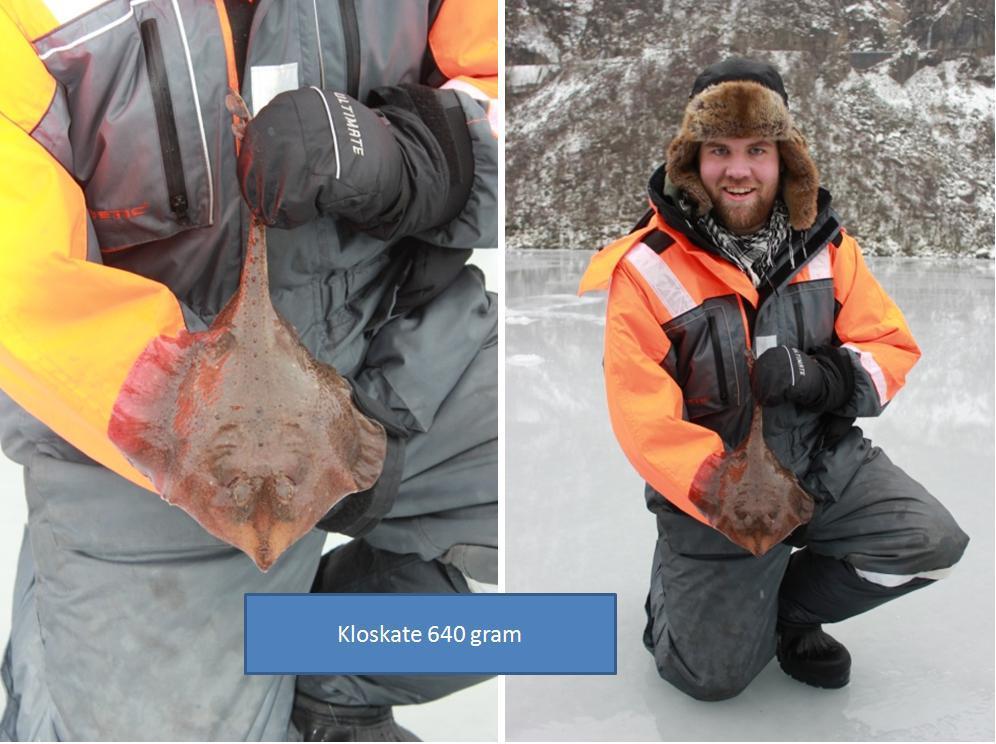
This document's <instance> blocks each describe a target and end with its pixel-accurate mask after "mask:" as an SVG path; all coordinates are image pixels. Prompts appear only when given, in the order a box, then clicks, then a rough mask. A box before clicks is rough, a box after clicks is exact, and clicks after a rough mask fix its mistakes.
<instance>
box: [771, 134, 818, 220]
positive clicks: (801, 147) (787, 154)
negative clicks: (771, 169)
mask: <svg viewBox="0 0 996 744" xmlns="http://www.w3.org/2000/svg"><path fill="white" fill-rule="evenodd" d="M778 154H779V155H780V156H781V159H782V165H783V166H784V168H785V172H784V174H783V175H782V198H783V199H784V200H785V206H786V207H788V214H789V224H790V225H792V227H793V228H794V229H796V230H808V229H809V228H810V227H812V226H813V222H815V221H816V195H817V192H818V191H819V187H820V174H819V171H817V169H816V164H815V163H814V162H813V159H812V158H811V157H810V156H809V147H808V146H807V145H806V138H805V137H803V136H802V133H801V132H800V131H799V130H798V129H796V128H795V127H792V131H791V133H790V135H789V138H788V139H785V140H780V141H779V142H778Z"/></svg>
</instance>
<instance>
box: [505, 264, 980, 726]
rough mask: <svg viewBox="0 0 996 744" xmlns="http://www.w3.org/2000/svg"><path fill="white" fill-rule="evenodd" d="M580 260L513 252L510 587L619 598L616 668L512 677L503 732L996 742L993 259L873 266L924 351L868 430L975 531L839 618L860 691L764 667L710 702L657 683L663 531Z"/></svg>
mask: <svg viewBox="0 0 996 744" xmlns="http://www.w3.org/2000/svg"><path fill="white" fill-rule="evenodd" d="M588 257H589V254H587V253H580V252H566V251H521V252H514V253H509V254H508V255H507V256H506V285H505V288H506V302H507V313H506V390H507V391H508V394H507V396H506V398H507V399H506V428H505V432H506V502H505V503H506V507H505V514H506V532H505V535H506V544H505V547H506V586H507V587H508V589H509V591H517V592H615V593H617V594H618V595H619V601H618V612H619V617H618V623H619V624H618V628H619V635H618V673H617V674H616V675H615V676H590V677H567V676H564V677H560V676H557V677H553V676H551V677H508V678H507V679H506V714H505V719H506V736H507V738H508V739H509V740H518V741H522V740H534V741H544V740H546V741H549V740H558V741H567V740H579V741H599V740H603V741H613V740H614V741H620V740H635V741H646V740H685V741H701V740H706V741H708V740H714V741H722V740H740V741H757V740H769V741H846V740H863V741H868V740H906V741H909V740H938V739H947V740H962V741H968V740H971V741H976V740H978V741H982V740H990V741H991V740H992V739H993V679H994V673H993V639H994V628H993V610H994V607H993V524H994V515H993V501H994V498H993V497H994V470H993V468H994V452H993V446H994V432H993V391H994V380H993V369H994V367H993V337H994V327H993V268H992V264H991V263H988V262H982V261H965V262H951V261H910V260H897V259H889V260H885V259H877V260H875V259H872V260H869V264H870V265H871V266H872V268H873V270H874V272H875V274H876V276H877V277H878V279H879V281H880V282H881V283H882V285H883V286H884V287H885V288H886V290H887V291H888V292H889V293H890V294H891V295H892V297H893V299H895V300H896V302H897V303H898V304H899V306H900V307H901V308H902V309H903V311H904V313H905V315H906V318H907V320H908V322H909V324H910V326H911V327H912V330H913V332H914V335H915V336H916V338H917V340H918V342H919V343H920V346H921V348H922V350H923V358H922V359H921V361H920V363H919V364H918V365H917V367H916V368H915V369H914V370H913V372H912V374H911V375H910V377H909V379H908V381H907V386H906V388H905V389H904V390H903V391H902V392H901V393H900V394H899V396H898V397H897V398H896V400H895V401H894V402H893V404H892V405H891V406H890V407H889V409H888V410H887V411H886V413H885V414H884V415H883V416H882V417H881V418H879V419H876V420H871V419H864V420H863V421H862V422H859V423H860V424H861V426H862V428H863V429H864V431H865V434H866V436H868V437H870V438H871V439H872V441H873V442H875V443H876V444H878V445H880V446H881V447H882V448H883V449H884V450H885V451H886V452H887V453H888V454H889V456H890V458H891V459H892V460H893V461H894V462H896V463H897V464H899V465H900V466H901V467H903V468H905V469H906V470H907V471H908V472H909V473H910V474H911V475H913V477H915V478H916V479H917V480H919V481H920V482H922V483H923V484H924V485H925V486H926V487H927V489H928V490H930V491H931V492H932V493H933V494H935V495H936V496H937V497H939V498H940V499H941V501H942V502H944V504H945V505H946V506H947V507H948V509H950V511H951V512H952V513H953V514H954V515H955V517H956V519H957V520H958V521H959V523H960V524H961V526H962V528H963V529H964V530H965V531H966V532H968V534H969V535H970V536H971V538H972V542H971V544H970V545H969V547H968V551H967V552H966V554H965V557H964V558H963V559H962V561H961V563H960V564H959V565H958V567H957V569H956V570H955V571H954V573H953V574H952V575H951V576H950V577H949V578H947V579H945V580H943V581H941V582H938V583H937V584H936V585H935V586H931V587H928V588H926V589H923V590H921V591H919V592H915V593H913V594H911V595H909V596H907V597H903V598H900V599H898V600H896V601H894V602H891V603H889V604H886V605H883V606H882V607H879V608H878V609H876V610H873V611H871V612H869V613H867V614H865V615H862V616H859V617H856V618H853V619H851V620H848V621H846V622H844V623H840V624H837V625H834V626H832V628H831V633H832V634H833V635H834V636H835V637H837V638H839V639H840V640H841V641H842V642H843V643H845V644H846V645H847V647H848V649H849V650H850V651H851V655H852V657H853V659H854V667H853V670H852V675H851V684H850V685H849V686H848V687H846V688H844V689H842V690H835V691H824V690H818V689H815V688H811V687H807V686H805V685H802V684H800V683H798V682H795V681H794V680H792V679H790V678H789V677H787V676H785V675H784V674H783V673H782V672H781V670H780V669H779V668H778V665H777V662H772V663H771V664H769V666H768V667H767V668H766V669H765V670H764V671H763V672H762V673H761V675H760V676H759V677H758V678H757V679H756V680H755V681H754V682H753V684H751V686H750V687H749V688H748V689H747V690H746V691H745V692H744V693H742V694H741V695H740V696H738V697H737V698H734V699H733V700H729V701H725V702H721V703H703V702H698V701H696V700H693V699H691V698H689V697H686V696H684V695H683V694H682V693H680V692H678V691H677V690H675V689H673V688H672V687H670V685H668V684H667V683H666V682H664V681H663V680H661V679H660V678H659V677H658V676H657V672H656V670H655V668H654V663H653V659H652V657H651V656H650V654H649V653H647V651H646V650H645V649H644V647H643V644H642V642H641V635H642V632H643V626H644V621H645V618H644V612H643V602H644V598H645V597H646V591H647V582H648V580H649V572H650V561H651V556H652V552H653V547H654V540H655V537H656V529H655V524H654V519H653V515H651V514H650V513H649V512H648V511H647V510H646V508H645V506H644V500H643V484H642V481H641V479H640V478H639V477H638V476H637V475H636V473H635V471H633V470H632V468H631V467H630V465H629V463H628V462H627V461H626V460H625V458H624V457H623V454H622V452H621V450H620V449H619V447H618V446H617V444H616V442H615V439H614V438H613V436H612V432H611V429H610V426H609V421H608V414H607V412H606V407H605V399H604V392H603V385H602V373H601V354H602V352H601V343H602V330H603V316H604V307H605V303H604V295H597V296H586V297H584V298H578V297H577V296H576V295H575V292H576V288H577V284H578V280H579V278H580V276H581V273H582V272H583V270H584V268H585V266H586V265H587V261H588Z"/></svg>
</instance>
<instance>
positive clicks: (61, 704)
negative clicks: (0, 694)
mask: <svg viewBox="0 0 996 744" xmlns="http://www.w3.org/2000/svg"><path fill="white" fill-rule="evenodd" d="M26 490H27V496H28V510H29V530H28V533H29V540H30V550H31V562H32V563H33V564H34V580H33V602H34V605H35V613H27V612H23V611H20V612H16V613H15V627H14V631H13V632H14V636H15V639H16V637H17V636H18V634H19V633H24V635H25V637H28V638H29V637H30V634H29V633H26V632H24V630H23V629H22V625H23V624H24V623H33V622H35V618H36V617H37V624H38V626H40V629H41V638H42V639H43V640H44V645H43V647H42V649H43V652H44V655H43V657H42V658H41V659H40V660H37V659H36V660H35V661H36V662H38V661H40V662H41V663H36V664H35V665H34V666H33V667H32V668H31V669H30V670H28V671H26V670H25V668H24V665H25V664H26V663H27V662H28V661H30V660H31V658H30V654H29V652H28V651H26V648H27V649H30V645H29V646H27V647H25V646H23V645H21V644H15V645H14V646H13V665H14V669H15V670H21V673H22V674H28V673H30V674H33V675H34V676H35V678H39V679H43V680H44V683H45V687H46V691H47V692H48V693H49V694H50V695H51V699H52V701H53V703H54V706H55V708H56V710H57V711H58V716H57V718H56V720H57V722H59V723H60V728H59V729H58V731H57V734H58V736H59V738H63V739H73V740H94V739H96V740H122V739H133V738H149V739H162V738H164V737H165V738H171V739H175V740H185V739H218V740H244V739H250V740H252V739H281V738H283V737H284V736H285V735H286V724H287V720H288V718H289V715H290V694H289V691H290V689H291V688H292V687H293V679H292V678H289V677H288V678H281V677H244V676H243V675H242V664H243V658H242V646H243V639H242V632H241V623H240V621H241V617H242V601H243V600H242V594H243V592H307V591H308V589H309V588H310V586H311V582H312V579H313V578H314V571H315V567H316V566H317V563H318V559H319V554H320V551H321V546H322V544H323V542H324V535H323V534H321V533H319V532H317V531H316V532H312V533H311V534H310V535H308V536H307V537H305V538H304V539H303V540H301V541H300V542H299V543H297V544H296V545H295V546H293V547H292V548H291V549H290V550H289V551H288V552H287V553H286V554H285V555H284V556H282V557H281V559H280V561H279V562H278V564H277V565H275V566H274V567H273V568H272V569H271V570H270V572H269V573H267V574H263V573H260V572H259V570H258V569H256V567H255V566H254V565H253V564H252V562H251V561H250V560H249V559H248V558H247V557H246V556H245V555H243V554H242V553H241V552H240V551H238V550H236V549H235V548H232V547H231V546H229V545H227V544H225V543H222V542H220V541H218V540H216V539H215V538H213V537H212V536H211V535H209V534H208V533H206V532H205V531H204V530H203V529H202V528H201V527H200V526H199V525H198V524H197V523H196V522H194V521H193V520H192V519H191V518H190V517H188V516H187V515H186V514H185V513H184V512H182V511H181V510H179V509H176V508H174V507H171V506H169V505H167V504H166V503H165V502H163V501H162V500H161V499H159V498H158V497H157V496H156V495H155V494H152V493H149V492H148V491H145V490H143V489H140V488H138V487H136V486H132V485H131V484H127V483H126V482H124V481H123V480H122V479H121V478H119V477H118V476H116V475H113V474H111V473H109V472H108V471H106V470H104V469H103V468H99V467H94V466H89V465H76V464H71V463H66V462H62V461H59V460H54V459H52V458H48V457H45V456H40V455H36V456H35V457H33V458H32V461H31V464H30V465H29V467H28V468H27V471H26ZM233 624H235V625H236V626H238V629H236V628H235V627H233ZM17 676H18V675H15V677H17ZM209 679H214V680H219V681H221V680H224V682H223V683H218V684H210V683H209V682H208V680H209ZM233 680H237V681H238V682H237V684H233ZM19 692H21V698H22V700H27V701H31V700H32V699H33V696H32V695H30V693H31V689H30V687H29V688H28V689H27V690H19ZM42 699H44V698H42ZM133 701H141V704H137V705H136V704H135V703H134V702H133ZM32 704H34V703H32ZM278 708H279V709H278ZM19 734H20V735H22V736H27V735H29V731H19Z"/></svg>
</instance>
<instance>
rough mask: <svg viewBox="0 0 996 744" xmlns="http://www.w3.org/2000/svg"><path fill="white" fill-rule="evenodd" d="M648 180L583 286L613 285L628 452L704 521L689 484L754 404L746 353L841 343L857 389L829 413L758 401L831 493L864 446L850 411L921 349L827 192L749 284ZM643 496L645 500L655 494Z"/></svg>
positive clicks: (613, 371)
mask: <svg viewBox="0 0 996 744" xmlns="http://www.w3.org/2000/svg"><path fill="white" fill-rule="evenodd" d="M649 191H650V200H651V207H652V209H651V211H650V212H649V213H648V214H647V215H646V217H645V219H644V220H641V223H642V224H639V225H637V228H636V229H635V230H634V231H633V232H631V233H630V234H629V235H626V236H625V237H623V238H621V239H619V240H617V241H615V242H614V243H612V244H610V245H608V246H607V247H605V248H603V249H602V250H601V251H600V252H599V253H597V254H596V255H595V256H594V257H593V258H592V260H591V263H590V265H589V267H588V269H587V271H586V273H585V275H584V277H583V279H582V281H581V286H580V290H579V291H580V292H581V293H584V292H589V291H593V290H598V289H608V290H609V298H608V308H607V316H606V330H605V360H604V368H605V386H606V397H607V399H608V405H609V412H610V417H611V421H612V426H613V429H614V432H615V434H616V437H617V439H618V441H619V443H620V445H621V446H622V448H623V451H624V452H625V454H626V456H627V457H628V458H629V460H630V462H631V463H632V464H633V466H634V467H635V468H636V470H637V471H638V472H639V473H640V475H641V476H642V477H643V478H644V479H645V480H646V481H647V482H648V483H649V484H650V485H651V486H652V488H653V489H654V491H656V493H658V494H660V495H662V496H663V497H664V498H665V499H667V500H668V501H669V502H671V503H672V504H673V505H674V506H676V507H678V508H679V509H681V510H682V511H684V512H686V513H688V514H690V515H691V516H693V517H695V518H697V519H699V520H700V521H703V522H704V521H705V519H704V517H703V516H702V515H701V513H700V512H699V511H698V509H697V508H696V507H695V506H694V505H693V504H692V503H691V502H690V501H689V488H690V486H691V484H692V481H693V478H694V476H695V473H696V471H697V470H698V468H699V466H700V465H701V464H702V462H703V461H704V460H705V459H706V458H707V457H708V456H709V455H710V454H712V453H714V452H721V451H723V450H724V449H725V450H730V449H732V448H733V447H735V446H736V445H737V444H739V443H740V442H741V441H742V440H743V439H744V437H746V435H747V432H748V429H749V426H750V419H751V414H752V409H753V403H754V402H753V399H752V395H751V389H750V381H749V377H748V372H747V358H746V354H747V353H748V352H753V353H756V354H760V353H763V351H764V350H766V349H767V348H771V347H773V346H777V345H781V344H785V345H789V346H795V347H797V348H800V349H803V350H807V349H814V348H817V347H820V346H826V345H834V346H839V347H843V348H845V349H847V351H848V355H849V357H850V360H851V362H852V367H853V372H854V383H855V384H854V395H853V397H852V398H851V399H850V400H849V401H847V403H845V404H844V405H843V406H841V407H840V409H838V410H835V411H830V412H827V413H821V412H816V411H809V410H805V409H803V408H800V407H798V406H796V405H795V404H792V403H786V404H783V405H779V406H773V407H767V408H765V409H764V432H765V439H766V441H767V444H768V446H769V447H770V448H771V450H772V451H773V452H774V453H775V455H776V456H777V457H778V458H779V460H780V461H781V462H782V464H783V465H785V466H786V467H787V468H789V469H791V470H792V471H793V472H795V473H796V475H797V476H798V477H799V478H800V480H801V481H802V483H803V484H804V486H805V487H806V488H807V489H808V490H810V491H811V492H813V493H814V494H817V495H818V497H820V498H827V497H830V498H833V497H836V496H837V495H839V494H840V492H841V491H842V490H843V488H844V487H845V486H846V485H847V483H848V481H849V480H850V479H851V477H852V476H853V475H854V473H855V472H856V470H857V469H858V467H859V466H860V465H861V463H862V461H863V459H864V456H865V451H864V450H865V448H866V447H867V444H866V442H865V440H864V439H863V438H862V436H861V432H860V430H859V429H857V428H854V427H852V423H853V421H854V418H855V417H857V416H874V415H877V414H878V413H880V412H881V411H882V410H883V409H884V408H885V406H886V405H887V404H888V403H889V401H890V400H891V399H892V398H893V396H895V394H896V393H897V392H898V390H899V389H900V388H901V387H902V385H903V383H904V381H905V378H906V374H907V372H908V371H909V370H910V368H911V367H912V366H913V364H914V363H915V362H916V360H917V359H918V358H919V355H920V352H919V349H918V347H917V345H916V343H915V342H914V340H913V337H912V335H911V334H910V330H909V328H908V327H907V325H906V321H905V319H904V318H903V315H902V313H901V312H900V311H899V309H898V308H897V307H896V305H895V304H894V303H893V302H892V300H891V299H890V298H889V297H888V295H887V294H886V293H885V291H884V290H883V289H882V288H881V287H880V286H879V284H878V282H877V281H876V280H875V278H874V277H873V276H872V274H871V273H870V271H869V270H868V268H867V267H866V265H865V262H864V260H863V258H862V256H861V251H860V249H859V248H858V244H857V242H856V241H855V240H854V238H852V237H851V236H850V235H848V234H847V233H846V232H845V231H844V230H843V229H842V227H841V225H840V223H839V220H838V218H837V215H836V214H835V213H834V211H833V210H832V209H831V207H830V195H829V193H827V192H826V191H825V190H821V191H820V194H819V199H818V216H817V218H816V221H815V223H814V224H813V225H812V227H810V228H809V229H808V230H806V231H804V232H794V231H793V233H792V234H791V238H790V244H789V246H788V250H784V251H782V253H781V254H780V257H778V258H776V260H775V262H774V265H773V266H772V268H771V271H770V272H769V274H768V281H767V282H766V283H763V284H762V286H761V287H759V288H755V287H754V286H753V285H752V283H751V281H750V280H749V279H748V278H747V276H746V275H745V274H744V273H743V272H742V271H741V270H740V269H739V268H738V267H737V266H735V265H734V264H732V263H731V262H730V261H728V260H727V259H725V258H724V257H723V256H722V255H721V254H720V253H719V251H717V250H716V249H715V248H714V247H713V246H712V245H711V244H710V242H709V241H708V239H707V238H705V237H704V236H702V235H701V234H700V233H699V232H698V231H696V230H695V228H694V227H693V226H692V225H691V224H690V223H689V222H688V220H687V219H686V217H685V215H684V213H683V212H682V211H681V210H680V209H679V208H678V206H677V205H676V204H675V203H674V201H673V200H672V199H671V198H670V197H668V196H665V195H664V169H663V167H662V168H661V169H659V170H658V171H657V172H656V173H655V174H654V176H653V177H652V179H651V182H650V189H649ZM648 494H649V495H648V499H649V503H648V506H650V507H651V508H652V509H653V508H654V507H655V503H654V500H655V499H656V498H658V497H657V496H656V495H655V494H654V493H652V492H650V491H648Z"/></svg>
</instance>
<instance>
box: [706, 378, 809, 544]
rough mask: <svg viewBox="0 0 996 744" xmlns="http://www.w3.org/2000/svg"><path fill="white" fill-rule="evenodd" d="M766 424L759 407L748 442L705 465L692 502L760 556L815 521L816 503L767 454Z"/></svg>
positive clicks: (730, 536)
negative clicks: (801, 526) (794, 531)
mask: <svg viewBox="0 0 996 744" xmlns="http://www.w3.org/2000/svg"><path fill="white" fill-rule="evenodd" d="M748 366H750V364H749V365H748ZM763 418H764V417H763V415H762V413H761V406H760V404H757V403H755V404H754V414H753V418H752V420H751V425H750V434H748V436H747V439H745V440H744V441H743V442H741V444H740V445H739V446H738V447H737V448H736V449H734V450H733V451H732V452H729V453H725V454H723V455H713V456H712V457H711V458H710V459H709V460H707V461H706V463H705V464H704V465H703V466H702V468H700V470H699V473H698V474H697V475H696V478H695V484H694V485H693V486H692V493H691V496H690V498H691V500H692V503H694V504H695V505H696V506H697V507H698V508H699V509H700V510H701V511H702V513H703V514H704V515H705V516H706V518H707V519H708V520H709V524H711V525H712V526H713V527H715V528H716V529H717V530H719V531H720V532H722V533H723V534H724V535H726V537H728V538H729V539H730V540H732V541H733V542H735V543H736V544H737V545H739V546H741V547H743V548H745V549H747V550H749V551H750V552H751V553H753V554H754V555H756V556H762V555H764V554H765V553H767V552H768V551H769V550H770V549H771V548H772V547H773V546H775V545H777V544H778V543H780V542H781V541H782V540H784V539H785V538H786V537H788V536H789V535H790V534H791V533H792V531H793V530H794V529H795V528H796V527H798V526H799V525H801V524H805V523H807V522H808V521H809V520H810V519H812V517H813V498H812V497H811V496H810V495H809V494H808V493H806V491H804V490H803V489H802V486H800V485H799V481H798V479H797V478H796V477H795V474H794V473H792V472H791V471H790V470H788V469H787V468H785V467H784V466H783V465H782V464H781V463H780V462H779V461H778V458H776V457H775V455H774V453H772V451H771V450H770V449H768V445H767V444H766V443H765V441H764V428H763V427H764V423H763Z"/></svg>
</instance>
